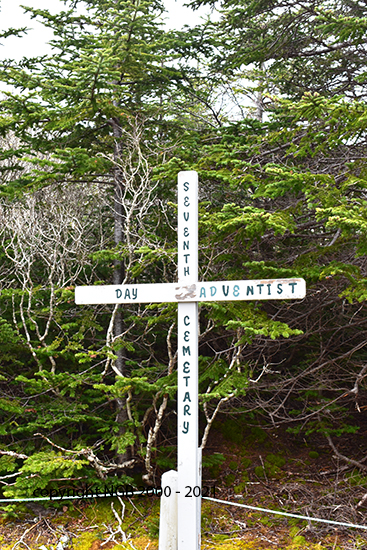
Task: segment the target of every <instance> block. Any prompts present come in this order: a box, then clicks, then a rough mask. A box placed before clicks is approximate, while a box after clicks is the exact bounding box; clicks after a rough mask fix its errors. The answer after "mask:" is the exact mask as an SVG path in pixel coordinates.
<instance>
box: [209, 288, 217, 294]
mask: <svg viewBox="0 0 367 550" xmlns="http://www.w3.org/2000/svg"><path fill="white" fill-rule="evenodd" d="M216 293H217V288H216V287H215V286H211V287H210V296H215V295H216Z"/></svg>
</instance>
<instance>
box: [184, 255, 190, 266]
mask: <svg viewBox="0 0 367 550" xmlns="http://www.w3.org/2000/svg"><path fill="white" fill-rule="evenodd" d="M184 256H185V263H186V264H188V263H189V260H188V259H187V258H190V254H184Z"/></svg>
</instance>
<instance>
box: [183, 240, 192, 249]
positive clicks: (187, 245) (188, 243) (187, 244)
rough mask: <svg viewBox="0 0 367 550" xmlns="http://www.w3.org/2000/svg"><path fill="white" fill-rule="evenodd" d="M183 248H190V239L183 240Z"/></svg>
mask: <svg viewBox="0 0 367 550" xmlns="http://www.w3.org/2000/svg"><path fill="white" fill-rule="evenodd" d="M183 249H184V250H190V241H184V242H183Z"/></svg>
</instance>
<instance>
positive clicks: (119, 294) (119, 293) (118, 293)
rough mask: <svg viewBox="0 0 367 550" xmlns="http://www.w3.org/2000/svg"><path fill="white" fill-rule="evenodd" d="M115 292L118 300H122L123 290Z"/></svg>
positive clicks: (117, 289)
mask: <svg viewBox="0 0 367 550" xmlns="http://www.w3.org/2000/svg"><path fill="white" fill-rule="evenodd" d="M115 292H116V298H121V296H122V290H120V289H119V288H116V290H115Z"/></svg>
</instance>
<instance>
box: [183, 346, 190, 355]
mask: <svg viewBox="0 0 367 550" xmlns="http://www.w3.org/2000/svg"><path fill="white" fill-rule="evenodd" d="M186 353H187V354H188V355H191V351H190V346H182V354H183V355H186Z"/></svg>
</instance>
